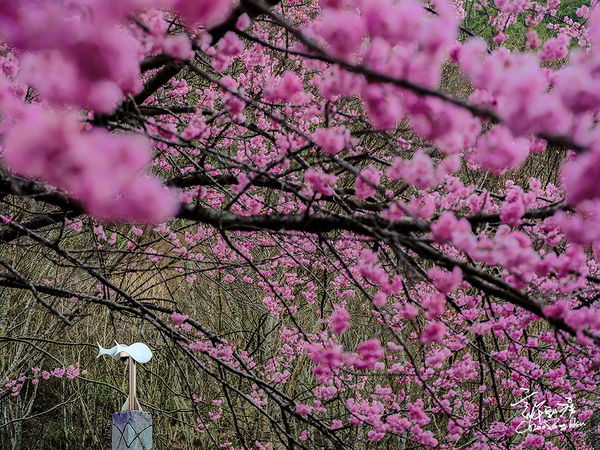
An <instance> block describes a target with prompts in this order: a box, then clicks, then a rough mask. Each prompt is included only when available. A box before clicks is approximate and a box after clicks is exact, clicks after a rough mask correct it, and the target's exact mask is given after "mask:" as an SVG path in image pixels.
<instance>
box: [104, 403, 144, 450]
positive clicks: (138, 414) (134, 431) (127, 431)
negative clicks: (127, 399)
mask: <svg viewBox="0 0 600 450" xmlns="http://www.w3.org/2000/svg"><path fill="white" fill-rule="evenodd" d="M151 448H152V416H151V415H150V413H147V412H144V411H137V410H127V411H120V412H117V413H114V414H113V421H112V450H126V449H127V450H150V449H151Z"/></svg>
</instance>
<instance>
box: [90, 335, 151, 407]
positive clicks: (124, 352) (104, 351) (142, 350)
mask: <svg viewBox="0 0 600 450" xmlns="http://www.w3.org/2000/svg"><path fill="white" fill-rule="evenodd" d="M115 344H117V345H115V346H114V347H111V348H104V347H102V346H101V345H100V344H98V356H97V358H100V357H101V356H102V355H108V356H110V357H111V358H113V359H114V360H115V361H117V362H119V361H126V360H128V361H129V395H128V397H127V400H125V403H124V404H123V407H122V408H121V410H122V411H125V410H128V409H137V410H140V411H141V410H142V407H141V406H140V403H139V402H138V399H137V396H136V393H135V391H136V389H135V363H136V362H138V363H140V364H144V363H147V362H148V361H150V359H151V358H152V351H151V350H150V349H149V348H148V346H147V345H146V344H143V343H141V342H136V343H135V344H131V345H121V344H119V343H118V342H117V341H115Z"/></svg>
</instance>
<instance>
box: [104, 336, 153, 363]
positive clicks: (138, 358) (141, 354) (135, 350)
mask: <svg viewBox="0 0 600 450" xmlns="http://www.w3.org/2000/svg"><path fill="white" fill-rule="evenodd" d="M115 344H117V345H115V346H114V347H111V348H104V347H102V346H101V345H100V344H98V356H97V357H98V358H100V357H101V356H102V355H108V356H110V357H112V358H113V359H114V360H115V361H121V360H122V359H124V358H127V357H128V356H130V357H131V358H133V360H134V361H135V362H138V363H140V364H144V363H147V362H148V361H150V359H151V358H152V351H151V350H150V349H149V348H148V346H147V345H146V344H143V343H141V342H136V343H135V344H131V345H122V344H119V343H118V342H117V341H115ZM123 353H126V355H123Z"/></svg>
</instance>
